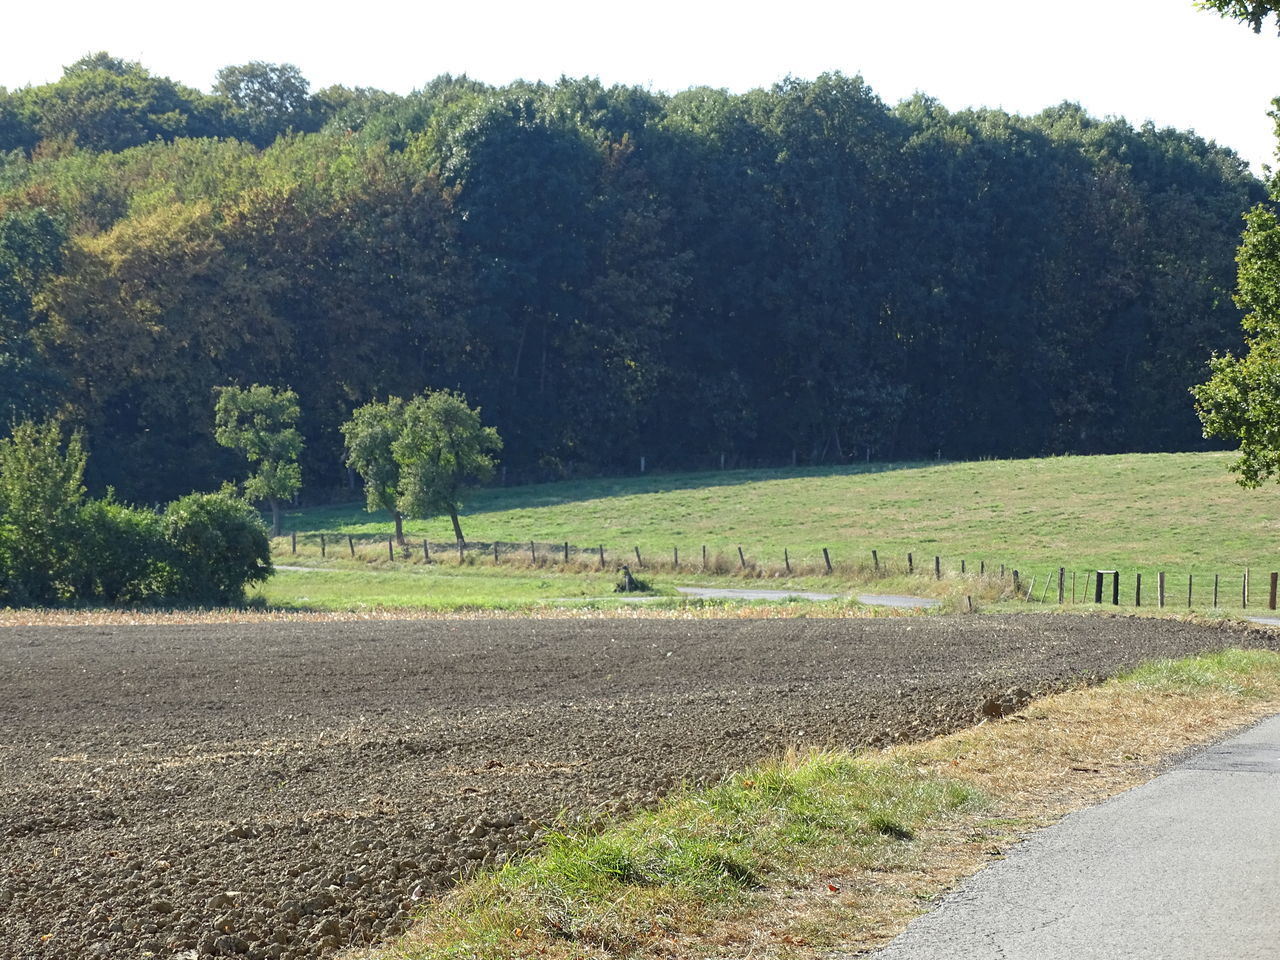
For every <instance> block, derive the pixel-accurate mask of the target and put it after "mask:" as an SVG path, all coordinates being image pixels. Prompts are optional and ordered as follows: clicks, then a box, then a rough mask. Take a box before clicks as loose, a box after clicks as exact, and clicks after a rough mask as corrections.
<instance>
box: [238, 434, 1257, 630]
mask: <svg viewBox="0 0 1280 960" xmlns="http://www.w3.org/2000/svg"><path fill="white" fill-rule="evenodd" d="M1232 458H1233V455H1232V454H1228V453H1190V454H1123V455H1117V456H1097V457H1054V458H1047V459H1036V460H992V461H982V462H972V463H939V464H928V463H915V464H910V463H904V464H870V465H866V466H857V467H841V468H810V469H803V468H802V469H789V470H741V471H725V472H711V473H689V474H649V475H645V476H637V477H623V478H610V479H602V480H584V481H567V482H561V483H549V484H539V485H532V486H525V487H512V488H494V489H488V490H480V491H476V492H475V493H474V494H473V496H472V497H471V499H470V501H469V502H468V504H467V506H466V510H465V512H464V515H463V518H462V525H463V531H464V533H465V534H466V536H467V539H468V542H469V543H470V544H472V545H473V546H474V547H475V549H474V550H473V551H472V552H470V553H468V559H467V562H466V563H465V564H463V565H459V564H458V561H457V554H456V551H453V550H452V549H451V548H448V547H447V544H448V542H449V541H450V540H451V539H452V531H451V528H450V525H449V521H448V519H447V518H435V519H432V520H428V521H414V520H410V521H406V534H407V536H408V538H409V541H410V548H409V549H408V551H405V552H399V551H397V562H395V563H389V562H387V559H388V558H387V547H386V537H387V536H388V534H389V533H390V530H391V521H390V518H389V517H388V516H387V515H385V514H370V513H367V512H366V511H365V510H364V508H363V505H362V504H357V503H352V504H346V505H341V506H331V507H324V508H315V509H306V510H299V511H294V512H291V513H289V514H288V515H287V517H286V529H287V530H288V531H290V532H294V531H296V533H297V535H298V548H297V549H298V553H297V554H296V555H294V554H293V553H292V539H291V537H290V536H286V537H283V538H281V539H278V540H277V541H276V542H275V544H274V549H275V555H276V561H277V563H279V564H285V565H289V564H290V563H291V561H292V562H293V563H296V564H299V565H312V564H315V563H317V562H320V561H319V547H318V544H319V538H318V535H319V534H320V533H321V532H324V533H326V534H327V538H326V539H327V551H326V553H327V556H326V559H325V561H323V562H324V563H326V564H328V565H329V566H330V567H331V568H332V569H330V570H329V571H328V572H327V573H326V574H324V575H323V577H321V576H320V575H316V574H311V573H307V574H291V573H290V572H289V571H283V572H282V573H281V574H280V575H278V577H277V579H276V581H273V583H272V584H268V585H267V586H266V588H264V590H263V591H262V596H263V597H264V599H266V600H267V601H269V602H282V603H286V604H290V605H311V604H315V605H321V606H330V605H340V606H350V605H351V604H353V603H355V604H370V605H376V604H381V603H393V602H399V603H402V602H404V600H405V598H406V596H408V595H409V594H412V593H414V592H415V591H417V592H418V593H420V594H422V595H424V596H426V595H428V594H429V599H427V600H425V601H422V602H419V601H417V600H415V601H413V602H412V603H411V604H410V605H414V606H418V605H428V606H430V605H433V604H443V605H446V606H448V605H450V604H452V605H455V606H456V605H469V604H470V603H472V602H474V603H476V604H477V605H478V606H501V605H505V604H515V605H520V604H524V603H528V602H532V601H536V600H539V599H548V598H570V597H578V596H582V597H588V596H595V597H599V596H602V595H607V594H609V593H610V592H611V591H612V589H613V585H614V583H615V582H616V579H617V576H616V573H615V572H614V567H615V565H616V564H617V563H623V562H626V563H630V564H631V565H632V567H633V569H639V567H638V565H637V564H636V563H635V550H636V548H637V547H638V548H639V550H640V553H641V557H642V558H643V564H644V569H646V570H647V571H649V573H650V575H651V578H652V577H656V578H657V581H656V582H658V583H659V584H662V585H667V586H668V587H669V586H670V585H671V584H675V583H694V582H706V581H707V580H708V578H709V577H712V576H713V575H714V574H730V575H737V576H739V577H746V578H750V579H752V581H753V582H752V583H751V584H749V585H750V586H760V587H767V586H771V585H772V584H770V583H766V582H762V581H763V580H783V581H785V582H784V583H779V584H778V586H784V585H785V586H789V587H790V586H795V587H804V588H806V589H823V588H824V585H825V589H830V590H833V591H837V590H841V589H848V588H849V586H850V585H851V584H852V583H863V584H865V583H868V582H869V581H872V580H875V581H877V583H878V584H879V586H878V587H877V588H880V589H884V590H886V591H890V590H902V589H904V588H906V587H910V586H911V585H912V584H915V585H916V586H917V587H918V590H917V592H925V593H928V592H931V591H932V592H934V593H939V591H940V589H941V588H940V586H938V585H934V586H933V587H931V586H930V584H929V581H930V580H931V579H932V576H933V570H934V557H935V556H937V557H940V558H941V566H942V569H943V572H944V574H945V575H946V576H947V577H948V578H954V576H955V575H956V574H958V573H959V571H960V567H961V561H964V564H965V570H966V572H967V573H968V574H969V575H970V577H971V578H972V577H973V575H974V574H976V573H977V572H978V570H979V569H981V568H982V567H983V566H984V565H985V569H986V571H987V573H988V574H989V575H991V574H995V573H997V572H998V571H999V569H1000V568H1001V566H1003V567H1004V568H1005V569H1006V572H1008V573H1010V574H1011V572H1012V570H1014V569H1018V570H1019V572H1020V573H1021V575H1022V577H1021V578H1022V585H1023V592H1024V593H1025V590H1026V588H1027V587H1028V586H1029V585H1030V582H1031V578H1032V577H1035V578H1036V586H1035V590H1034V594H1033V598H1034V599H1037V600H1038V599H1040V598H1041V597H1042V596H1045V595H1044V594H1043V589H1044V585H1045V583H1046V580H1047V578H1049V577H1052V578H1053V580H1054V586H1053V587H1051V588H1050V592H1049V594H1048V595H1047V596H1046V599H1047V600H1049V601H1052V600H1054V599H1056V573H1057V569H1058V567H1059V566H1062V567H1066V568H1067V570H1068V573H1067V593H1068V596H1069V594H1070V583H1071V573H1072V572H1074V573H1075V574H1076V588H1077V598H1078V599H1079V600H1081V601H1083V600H1084V599H1085V597H1086V584H1087V580H1088V577H1089V572H1090V571H1092V570H1095V569H1118V570H1120V571H1121V600H1122V603H1124V604H1132V603H1133V601H1134V599H1135V596H1134V588H1135V580H1136V577H1135V574H1137V573H1139V572H1140V573H1141V574H1142V578H1143V596H1142V602H1143V605H1144V606H1149V605H1154V604H1155V602H1156V590H1157V574H1158V572H1160V571H1164V572H1165V573H1166V575H1167V576H1166V603H1167V605H1168V606H1170V607H1182V608H1185V607H1186V605H1187V578H1188V576H1189V575H1190V576H1192V578H1193V579H1192V588H1193V596H1192V600H1193V605H1194V606H1195V607H1197V608H1209V607H1210V606H1211V605H1212V591H1213V578H1214V576H1215V575H1217V576H1218V577H1219V604H1220V605H1221V606H1222V607H1226V608H1232V607H1234V608H1239V606H1240V602H1241V597H1240V594H1241V587H1242V577H1243V572H1244V568H1245V567H1249V568H1250V570H1251V575H1250V604H1251V607H1257V606H1259V605H1262V604H1264V603H1265V601H1266V590H1267V573H1268V572H1269V571H1270V570H1272V569H1280V496H1278V495H1277V493H1278V492H1277V490H1276V489H1275V487H1274V486H1270V487H1265V488H1263V489H1260V490H1245V489H1243V488H1241V487H1240V486H1238V485H1237V484H1236V483H1235V476H1234V474H1231V473H1229V472H1228V470H1227V466H1228V464H1229V463H1230V462H1231V460H1232ZM347 535H351V536H352V537H353V538H354V539H355V542H356V544H357V549H358V554H359V556H358V557H357V558H355V559H352V558H351V557H350V551H349V547H348V544H347V540H346V536H347ZM423 539H429V540H430V541H431V542H432V544H433V547H432V550H433V554H432V559H433V561H435V562H433V563H432V564H431V565H429V566H428V565H425V564H423V563H422V562H421V561H422V558H421V541H422V540H423ZM530 540H532V541H535V542H536V544H537V546H536V547H535V551H536V553H535V554H534V557H533V558H536V565H530V562H529V561H530V560H531V559H533V558H531V557H530V555H529V554H528V552H527V549H526V548H518V547H514V546H511V547H507V546H504V547H503V554H502V556H503V563H501V564H497V565H495V564H494V563H493V562H492V558H491V557H490V556H489V555H487V554H486V553H485V552H484V551H485V549H486V547H485V546H484V545H485V544H490V543H492V542H493V541H501V542H502V543H503V544H522V543H527V542H528V541H530ZM565 542H568V543H569V544H570V545H571V548H572V561H573V562H572V563H571V564H569V565H567V566H565V565H563V564H560V563H559V559H560V558H561V556H562V554H561V551H562V546H556V547H555V548H554V549H552V545H562V544H563V543H565ZM600 545H603V546H604V547H605V552H606V558H607V566H608V569H607V570H605V571H600V570H599V569H598V554H597V553H596V552H595V551H596V549H597V547H598V546H600ZM704 546H705V547H706V548H707V556H708V558H709V563H708V568H705V569H704V567H703V565H702V556H703V552H702V550H703V547H704ZM739 547H741V548H742V551H743V557H744V558H745V559H746V561H747V566H746V568H745V569H744V568H743V565H742V561H741V559H740V558H739V555H738V548H739ZM823 547H826V548H827V549H828V551H829V554H830V556H831V559H832V562H833V564H834V567H835V571H834V575H833V576H827V574H826V568H825V561H824V560H823V557H822V548H823ZM677 549H678V550H679V557H680V567H679V569H676V568H675V566H674V563H673V561H674V551H675V550H677ZM873 549H874V550H876V551H877V552H878V556H879V558H880V563H881V567H882V569H881V571H880V574H879V576H878V577H877V576H875V574H874V572H873V571H872V569H871V566H872V554H871V551H872V550H873ZM784 550H786V551H787V555H788V556H789V558H790V561H791V564H792V570H793V576H791V577H787V576H786V571H785V569H784V566H783V564H784ZM908 553H911V554H912V555H913V559H914V564H915V572H916V576H915V577H908V576H907V575H906V574H907V571H906V565H907V554H908ZM339 568H342V569H341V570H340V569H339ZM374 571H376V573H377V576H376V577H371V576H370V574H371V573H372V572H374ZM1087 589H1088V590H1089V595H1091V594H1092V586H1091V585H1090V586H1088V587H1087ZM969 592H973V593H981V592H982V590H980V589H978V588H974V589H973V590H971V591H969ZM986 592H987V593H988V594H991V593H992V592H993V591H992V590H987V591H986ZM995 592H999V591H995ZM1004 592H1006V593H1007V592H1008V590H1007V585H1006V588H1005V590H1004ZM304 597H306V598H308V599H306V600H303V599H302V598H304ZM1106 599H1107V600H1108V601H1109V600H1110V585H1109V583H1108V586H1107V593H1106Z"/></svg>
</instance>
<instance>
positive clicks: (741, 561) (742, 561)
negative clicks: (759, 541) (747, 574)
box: [738, 547, 747, 570]
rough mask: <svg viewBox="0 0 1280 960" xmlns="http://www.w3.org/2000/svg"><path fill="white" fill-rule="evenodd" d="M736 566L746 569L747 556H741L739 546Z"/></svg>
mask: <svg viewBox="0 0 1280 960" xmlns="http://www.w3.org/2000/svg"><path fill="white" fill-rule="evenodd" d="M738 566H739V567H740V568H741V569H743V570H745V569H747V558H746V557H745V556H743V554H742V548H741V547H739V548H738Z"/></svg>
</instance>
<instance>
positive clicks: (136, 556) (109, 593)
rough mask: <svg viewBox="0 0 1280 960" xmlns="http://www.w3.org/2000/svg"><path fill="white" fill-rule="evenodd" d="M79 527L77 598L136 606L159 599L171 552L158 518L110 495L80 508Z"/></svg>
mask: <svg viewBox="0 0 1280 960" xmlns="http://www.w3.org/2000/svg"><path fill="white" fill-rule="evenodd" d="M77 526H78V527H79V535H78V538H77V547H78V549H77V552H76V558H75V563H76V577H75V581H74V583H75V597H76V599H77V600H79V601H81V602H93V603H108V604H130V605H133V604H138V603H145V602H147V601H148V600H152V599H157V598H158V594H160V592H161V590H162V582H161V580H162V574H163V573H164V571H165V570H166V565H165V563H164V561H165V558H166V555H167V553H168V549H167V544H166V542H165V536H164V534H165V528H164V524H163V523H162V521H161V518H160V517H159V516H157V515H156V514H155V513H154V512H152V511H150V510H141V509H137V508H134V507H128V506H125V505H124V504H122V503H117V502H115V500H113V499H112V498H111V496H110V495H108V497H107V499H105V500H91V501H89V502H88V503H86V504H85V505H84V506H83V507H81V508H80V515H79V518H78V522H77ZM159 599H163V598H162V597H160V598H159Z"/></svg>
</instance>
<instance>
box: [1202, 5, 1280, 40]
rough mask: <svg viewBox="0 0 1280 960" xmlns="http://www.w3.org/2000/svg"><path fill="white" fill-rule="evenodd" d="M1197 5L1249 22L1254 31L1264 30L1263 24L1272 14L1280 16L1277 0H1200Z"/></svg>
mask: <svg viewBox="0 0 1280 960" xmlns="http://www.w3.org/2000/svg"><path fill="white" fill-rule="evenodd" d="M1197 6H1199V7H1203V8H1204V9H1206V10H1217V11H1218V13H1220V14H1222V16H1224V17H1230V18H1231V19H1233V20H1239V21H1241V22H1243V23H1247V24H1249V26H1251V27H1253V32H1254V33H1261V32H1262V25H1263V24H1264V23H1265V22H1266V21H1267V18H1268V17H1270V16H1271V15H1272V14H1275V15H1276V16H1277V18H1280V3H1276V2H1275V0H1200V2H1199V3H1198V4H1197Z"/></svg>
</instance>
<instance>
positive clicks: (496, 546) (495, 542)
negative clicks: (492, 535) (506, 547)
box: [493, 540, 498, 563]
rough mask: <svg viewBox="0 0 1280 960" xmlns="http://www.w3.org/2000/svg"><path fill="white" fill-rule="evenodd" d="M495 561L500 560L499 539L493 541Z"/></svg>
mask: <svg viewBox="0 0 1280 960" xmlns="http://www.w3.org/2000/svg"><path fill="white" fill-rule="evenodd" d="M493 562H494V563H497V562H498V541H497V540H495V541H493Z"/></svg>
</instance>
